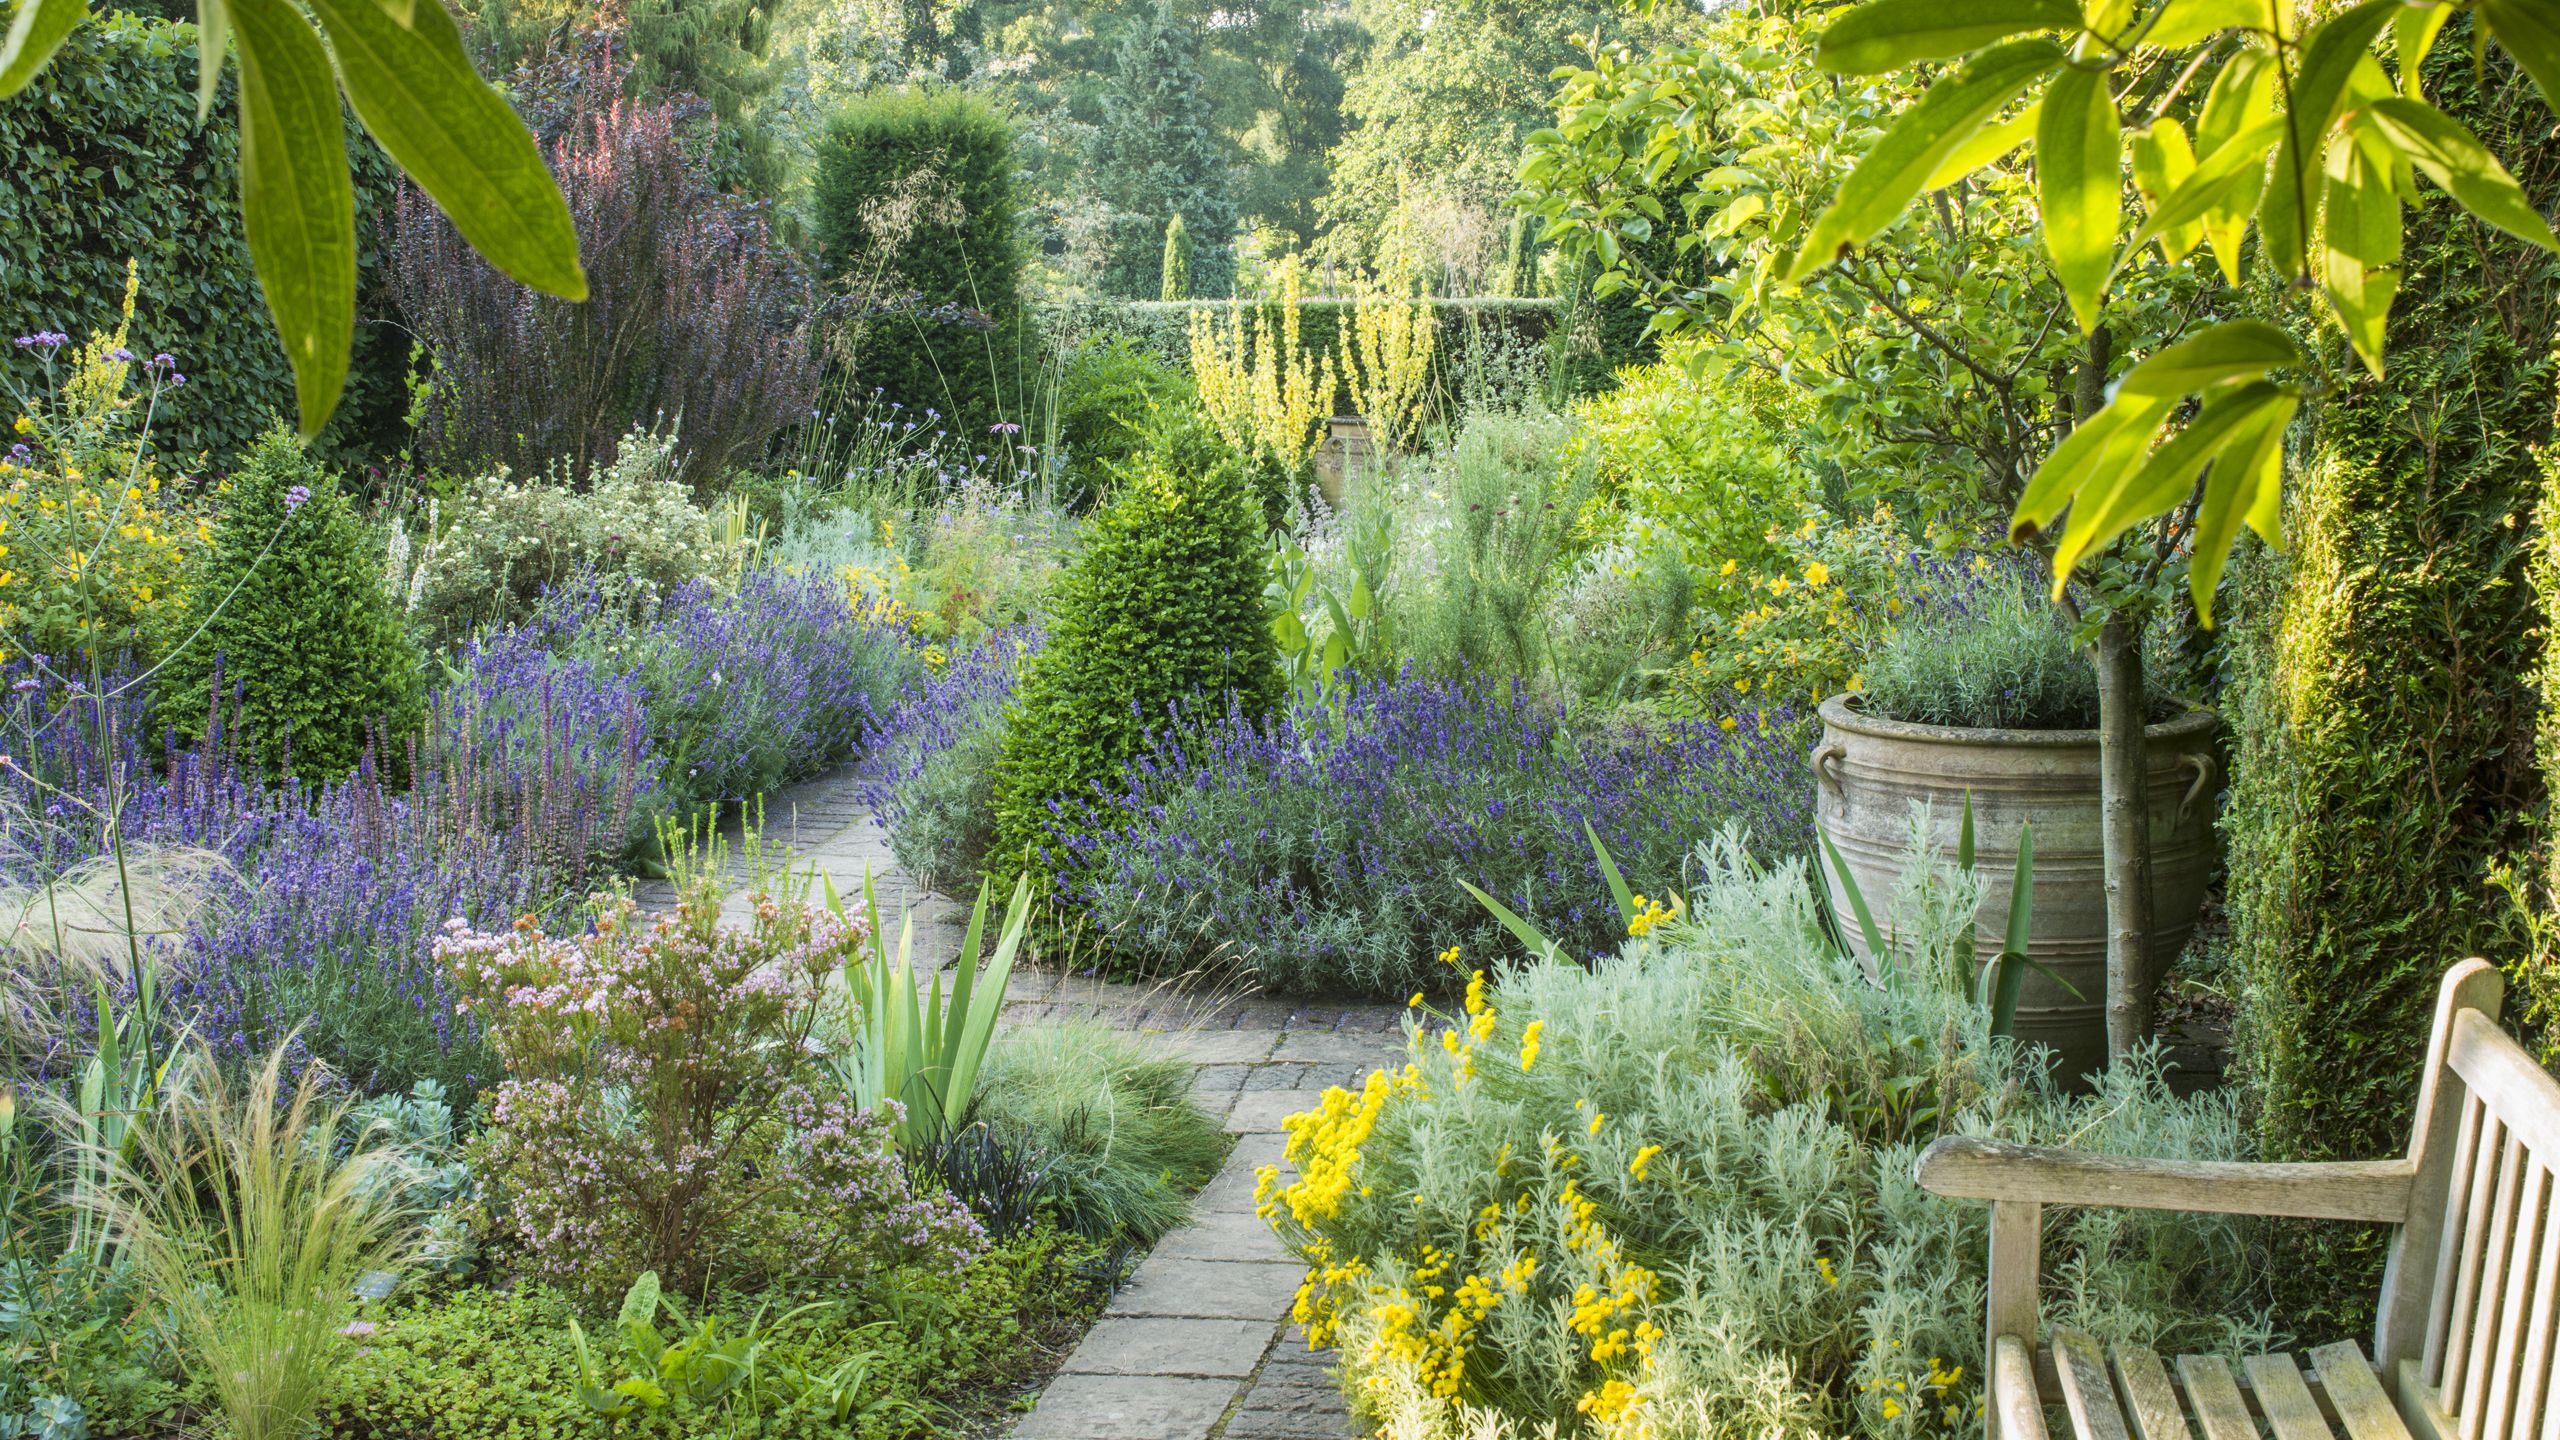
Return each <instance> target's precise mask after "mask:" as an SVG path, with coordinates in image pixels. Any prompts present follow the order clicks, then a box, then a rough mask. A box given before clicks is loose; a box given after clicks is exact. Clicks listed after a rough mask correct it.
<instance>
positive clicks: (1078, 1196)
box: [974, 1025, 1227, 1245]
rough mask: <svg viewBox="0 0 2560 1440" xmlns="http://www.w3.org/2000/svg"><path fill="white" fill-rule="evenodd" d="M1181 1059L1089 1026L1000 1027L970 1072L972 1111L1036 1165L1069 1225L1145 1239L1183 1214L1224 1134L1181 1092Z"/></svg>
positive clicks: (1186, 1078)
mask: <svg viewBox="0 0 2560 1440" xmlns="http://www.w3.org/2000/svg"><path fill="white" fill-rule="evenodd" d="M1191 1080H1192V1076H1191V1065H1190V1063H1189V1062H1188V1061H1185V1060H1182V1059H1179V1058H1175V1057H1169V1056H1162V1055H1151V1054H1149V1053H1148V1052H1147V1051H1146V1050H1144V1049H1142V1048H1140V1046H1139V1045H1138V1043H1137V1042H1136V1041H1135V1040H1133V1039H1131V1038H1130V1037H1128V1036H1127V1035H1125V1034H1122V1033H1121V1032H1119V1031H1116V1030H1106V1029H1104V1028H1102V1027H1101V1026H1099V1025H1027V1026H1019V1027H1016V1028H1014V1029H1011V1030H1007V1031H1004V1032H1003V1033H1002V1034H1000V1035H998V1036H997V1038H996V1043H995V1048H993V1049H991V1050H989V1051H988V1052H987V1061H986V1066H985V1068H984V1069H983V1070H981V1071H980V1072H979V1075H978V1097H977V1102H976V1110H975V1111H974V1115H975V1118H976V1119H978V1120H979V1121H981V1122H983V1123H985V1124H986V1126H987V1127H988V1128H989V1129H991V1130H993V1131H994V1132H995V1133H996V1134H997V1135H998V1136H999V1137H1001V1138H1002V1139H1004V1140H1005V1141H1006V1142H1007V1143H1009V1144H1014V1145H1019V1146H1025V1147H1028V1148H1029V1149H1030V1150H1031V1151H1032V1152H1033V1153H1035V1154H1037V1155H1039V1156H1040V1157H1041V1158H1042V1161H1043V1163H1044V1164H1045V1166H1046V1170H1047V1176H1048V1182H1049V1191H1048V1195H1047V1199H1048V1201H1049V1203H1050V1204H1051V1205H1052V1206H1054V1207H1055V1211H1056V1213H1057V1215H1058V1218H1059V1220H1060V1221H1061V1222H1062V1223H1064V1224H1065V1225H1066V1226H1067V1227H1068V1228H1070V1229H1072V1230H1074V1231H1075V1232H1076V1233H1077V1234H1079V1235H1083V1236H1086V1237H1087V1238H1089V1239H1093V1240H1098V1241H1103V1242H1106V1243H1107V1242H1109V1241H1112V1240H1118V1239H1127V1240H1134V1241H1136V1242H1137V1243H1139V1244H1141V1245H1152V1244H1154V1243H1155V1242H1156V1241H1157V1240H1158V1239H1160V1238H1162V1237H1163V1235H1164V1233H1165V1232H1166V1231H1168V1230H1171V1229H1172V1228H1173V1227H1174V1226H1176V1225H1179V1224H1181V1223H1182V1222H1183V1220H1184V1219H1185V1218H1186V1217H1188V1216H1189V1215H1190V1213H1191V1204H1190V1193H1191V1192H1192V1191H1193V1190H1196V1189H1198V1188H1199V1187H1200V1186H1201V1185H1202V1184H1204V1183H1206V1182H1207V1181H1208V1179H1209V1177H1210V1176H1211V1175H1214V1174H1216V1173H1217V1169H1218V1166H1219V1165H1220V1164H1222V1163H1224V1161H1225V1160H1226V1155H1227V1137H1226V1135H1225V1134H1224V1133H1223V1132H1222V1131H1220V1130H1219V1128H1218V1125H1217V1122H1216V1121H1213V1120H1211V1119H1210V1118H1209V1117H1208V1115H1206V1114H1205V1113H1203V1112H1202V1111H1201V1109H1200V1107H1199V1106H1198V1105H1197V1104H1195V1103H1194V1102H1193V1101H1192V1098H1191Z"/></svg>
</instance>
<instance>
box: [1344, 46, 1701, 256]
mask: <svg viewBox="0 0 2560 1440" xmlns="http://www.w3.org/2000/svg"><path fill="white" fill-rule="evenodd" d="M1351 13H1352V15H1353V16H1354V18H1356V19H1357V20H1358V21H1359V23H1360V25H1361V26H1362V27H1363V28H1364V29H1365V30H1366V31H1367V32H1368V43H1367V45H1366V46H1365V47H1364V48H1362V49H1361V50H1360V51H1359V52H1358V53H1357V54H1356V55H1355V57H1354V58H1353V59H1352V60H1351V62H1350V64H1349V65H1348V66H1347V67H1346V73H1345V77H1344V92H1343V108H1344V110H1345V111H1346V112H1347V113H1348V115H1349V117H1350V121H1351V124H1350V125H1349V128H1348V129H1347V130H1346V132H1345V134H1344V136H1343V139H1342V142H1341V144H1339V145H1337V146H1336V147H1335V148H1334V151H1333V155H1332V162H1331V163H1332V172H1333V173H1332V176H1331V183H1330V185H1329V188H1328V189H1327V190H1326V193H1325V197H1324V200H1323V202H1322V203H1321V205H1320V206H1319V207H1318V212H1319V214H1320V215H1321V216H1322V217H1323V219H1324V221H1325V222H1326V223H1327V224H1328V225H1329V226H1330V227H1331V231H1330V234H1329V235H1328V237H1327V242H1326V243H1327V247H1328V249H1329V251H1330V253H1331V254H1332V255H1333V256H1334V257H1335V258H1336V259H1338V260H1341V261H1345V262H1349V263H1355V264H1360V265H1365V266H1370V267H1374V268H1377V269H1381V270H1387V269H1396V268H1399V267H1402V268H1404V269H1406V270H1407V271H1409V272H1410V273H1416V274H1422V275H1426V276H1429V277H1431V279H1432V281H1433V284H1434V287H1435V288H1448V287H1447V281H1446V278H1445V277H1446V275H1447V274H1448V272H1449V271H1450V270H1452V269H1453V268H1455V269H1457V270H1460V271H1461V272H1463V273H1464V275H1465V277H1466V278H1465V279H1462V280H1461V282H1460V284H1459V286H1458V287H1457V288H1461V289H1466V288H1474V284H1472V283H1469V282H1476V283H1480V282H1481V280H1482V279H1483V278H1486V277H1488V276H1490V274H1491V273H1492V271H1493V268H1494V267H1495V266H1496V265H1497V264H1498V263H1499V262H1500V258H1501V254H1502V242H1503V235H1504V227H1505V226H1506V225H1507V223H1508V217H1507V216H1505V215H1503V214H1501V213H1500V211H1499V208H1498V207H1499V206H1500V204H1501V202H1502V200H1503V199H1504V197H1506V196H1508V195H1509V194H1510V193H1511V191H1512V189H1513V188H1514V176H1515V173H1516V171H1517V169H1518V166H1519V160H1520V146H1521V141H1522V139H1523V137H1525V136H1527V135H1528V134H1529V133H1530V132H1532V131H1534V130H1536V129H1537V128H1538V127H1539V126H1541V125H1544V124H1546V123H1547V120H1548V111H1547V102H1548V100H1549V98H1550V96H1551V95H1552V94H1553V91H1554V83H1553V82H1552V81H1551V80H1549V79H1548V78H1547V77H1548V75H1549V73H1550V72H1551V71H1553V70H1555V69H1556V68H1558V67H1560V66H1566V65H1571V64H1573V63H1574V62H1575V61H1576V60H1578V59H1580V58H1582V55H1583V47H1584V44H1585V43H1586V42H1588V41H1589V40H1590V39H1591V38H1592V37H1593V36H1595V35H1597V36H1600V37H1602V38H1604V39H1606V40H1612V41H1615V40H1630V41H1634V42H1637V43H1653V42H1656V41H1660V42H1666V43H1667V42H1668V41H1669V40H1670V39H1671V38H1672V37H1673V35H1674V33H1675V30H1674V26H1675V25H1676V23H1677V22H1676V20H1675V19H1674V18H1673V17H1670V16H1659V17H1655V16H1646V17H1637V18H1630V17H1629V16H1628V14H1627V13H1626V12H1624V11H1621V10H1618V9H1616V8H1614V7H1612V6H1609V5H1606V4H1592V3H1589V0H1353V4H1352V7H1351ZM1391 252H1394V253H1392V254H1391Z"/></svg>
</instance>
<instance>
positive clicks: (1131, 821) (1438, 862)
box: [1049, 673, 1812, 995]
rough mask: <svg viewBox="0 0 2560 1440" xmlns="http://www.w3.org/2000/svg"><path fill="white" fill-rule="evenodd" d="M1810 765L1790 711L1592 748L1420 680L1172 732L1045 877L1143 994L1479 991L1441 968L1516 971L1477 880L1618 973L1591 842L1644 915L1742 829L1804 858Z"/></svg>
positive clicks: (1175, 723)
mask: <svg viewBox="0 0 2560 1440" xmlns="http://www.w3.org/2000/svg"><path fill="white" fill-rule="evenodd" d="M1806 748H1807V746H1806V744H1805V736H1804V735H1803V733H1802V727H1801V725H1800V723H1799V722H1798V721H1797V720H1796V719H1795V717H1793V716H1792V715H1791V714H1788V713H1786V712H1780V711H1773V712H1770V713H1769V714H1767V715H1765V716H1762V717H1758V721H1757V722H1756V723H1755V721H1754V720H1753V719H1751V718H1745V719H1744V721H1743V723H1742V724H1741V725H1739V726H1738V727H1736V729H1735V730H1733V731H1732V732H1725V731H1723V730H1721V729H1719V728H1717V727H1713V726H1694V725H1672V726H1668V727H1665V728H1664V729H1662V730H1660V731H1658V732H1650V733H1648V732H1640V731H1635V730H1609V731H1600V732H1596V733H1594V732H1589V731H1585V730H1579V729H1576V728H1574V727H1571V726H1569V725H1567V723H1566V719H1565V716H1564V714H1563V712H1562V711H1561V710H1560V709H1558V708H1557V707H1555V706H1552V705H1548V704H1545V703H1542V702H1540V701H1538V700H1536V699H1535V698H1533V697H1531V696H1530V695H1528V694H1527V693H1526V692H1524V691H1522V690H1520V689H1518V688H1517V687H1510V688H1501V687H1492V688H1479V687H1476V686H1473V685H1469V684H1466V683H1462V682H1457V681H1448V680H1438V679H1426V678H1422V677H1418V676H1414V675H1412V674H1409V673H1408V674H1405V675H1401V676H1398V677H1396V678H1394V679H1391V680H1382V681H1373V682H1370V683H1367V684H1364V685H1361V686H1360V687H1358V688H1357V689H1356V690H1355V691H1354V692H1353V693H1352V694H1351V695H1350V696H1349V697H1348V698H1347V699H1346V700H1345V701H1344V703H1343V706H1342V710H1341V712H1340V714H1339V715H1337V714H1335V713H1333V712H1332V711H1329V710H1327V709H1326V708H1324V707H1323V706H1321V705H1309V704H1304V703H1302V704H1298V705H1295V706H1293V707H1292V708H1290V709H1288V710H1287V711H1285V712H1283V713H1281V714H1278V715H1274V716H1272V717H1270V718H1268V719H1266V720H1260V721H1257V720H1253V719H1250V718H1248V717H1246V716H1244V715H1243V714H1241V713H1240V712H1238V711H1237V710H1235V709H1234V708H1232V707H1228V708H1226V709H1224V710H1210V711H1207V712H1206V713H1199V714H1181V713H1176V714H1171V715H1167V716H1166V717H1164V721H1163V723H1162V724H1160V725H1159V726H1158V728H1157V729H1156V730H1155V731H1154V732H1153V734H1152V737H1151V741H1150V743H1149V745H1148V746H1147V748H1146V749H1144V750H1143V751H1141V752H1140V753H1139V754H1138V755H1137V756H1136V757H1135V758H1133V759H1132V760H1131V761H1130V762H1129V764H1128V765H1127V766H1126V767H1125V768H1124V770H1123V772H1122V778H1121V782H1120V784H1119V786H1118V787H1117V788H1109V789H1104V790H1100V791H1098V792H1097V793H1095V794H1094V795H1092V796H1091V797H1087V798H1083V799H1079V800H1076V801H1072V802H1070V803H1069V804H1068V805H1067V806H1065V807H1062V810H1061V812H1060V820H1061V823H1060V825H1059V826H1058V829H1057V832H1056V833H1057V836H1058V838H1057V839H1056V840H1055V841H1054V842H1053V845H1052V850H1051V853H1050V855H1049V859H1050V861H1051V862H1052V865H1053V867H1054V870H1055V873H1057V874H1058V876H1059V877H1060V878H1059V881H1058V885H1059V896H1058V898H1059V899H1060V900H1061V901H1062V902H1063V903H1066V904H1068V905H1071V906H1074V907H1076V908H1078V909H1080V910H1082V911H1083V913H1084V915H1085V917H1086V918H1087V919H1088V920H1089V921H1090V922H1091V924H1092V926H1093V927H1094V930H1095V932H1096V933H1100V934H1106V935H1109V936H1110V937H1111V944H1112V948H1113V950H1114V952H1115V953H1116V954H1117V955H1118V956H1120V957H1122V958H1124V959H1126V960H1128V961H1130V962H1132V963H1135V964H1137V965H1140V966H1142V967H1143V968H1147V969H1149V970H1150V971H1157V972H1159V973H1167V974H1170V973H1176V972H1177V971H1179V970H1181V969H1185V968H1188V967H1190V966H1194V965H1200V964H1224V965H1240V966H1242V967H1244V968H1246V969H1249V970H1250V971H1251V972H1253V973H1254V974H1255V975H1256V976H1257V977H1258V978H1259V979H1260V980H1262V981H1263V982H1264V983H1265V984H1267V985H1272V986H1275V987H1278V988H1284V989H1298V990H1325V989H1340V988H1344V987H1350V988H1357V989H1362V990H1366V991H1369V992H1371V993H1380V994H1392V995H1403V994H1405V993H1407V992H1408V991H1410V990H1412V989H1414V988H1416V987H1417V986H1420V987H1422V988H1440V987H1444V986H1446V985H1448V984H1450V983H1452V982H1453V981H1455V980H1459V979H1463V978H1464V977H1463V976H1453V975H1451V974H1449V973H1448V972H1447V971H1446V969H1445V968H1444V967H1441V966H1439V965H1438V963H1437V961H1436V960H1435V958H1434V957H1435V956H1437V955H1438V954H1439V952H1441V951H1442V950H1445V949H1446V948H1448V946H1450V945H1451V944H1458V945H1460V946H1462V947H1463V948H1466V949H1467V950H1468V951H1469V953H1472V954H1479V955H1482V956H1485V957H1486V958H1488V959H1489V958H1491V957H1492V956H1495V955H1501V954H1510V953H1517V945H1516V942H1513V941H1511V940H1510V939H1508V938H1507V936H1506V935H1505V934H1504V932H1503V931H1502V930H1501V929H1500V928H1499V927H1498V926H1497V925H1496V923H1495V922H1494V921H1493V920H1492V919H1491V918H1490V916H1488V915H1487V913H1486V912H1485V910H1484V908H1483V907H1482V906H1480V905H1478V904H1477V903H1476V902H1475V901H1474V899H1473V898H1472V897H1471V896H1469V895H1468V894H1467V893H1466V892H1465V891H1464V890H1463V889H1462V888H1460V886H1459V885H1458V883H1457V882H1458V881H1460V880H1467V881H1471V882H1473V883H1474V884H1476V885H1479V886H1481V887H1482V888H1483V889H1484V890H1485V891H1486V892H1487V893H1489V894H1491V895H1493V896H1494V898H1496V899H1498V900H1500V901H1502V902H1503V904H1505V905H1507V906H1509V907H1510V908H1511V909H1512V910H1514V911H1515V912H1517V913H1519V914H1521V915H1522V916H1524V917H1526V918H1527V919H1528V920H1529V921H1530V922H1531V923H1533V924H1535V925H1537V926H1538V927H1539V928H1540V930H1541V931H1543V932H1544V933H1545V934H1547V935H1549V936H1550V937H1553V938H1554V939H1556V940H1557V941H1558V942H1559V943H1561V944H1563V945H1564V946H1565V947H1566V948H1567V949H1568V950H1570V951H1571V952H1573V953H1575V954H1578V955H1583V956H1597V955H1600V954H1604V953H1607V952H1609V951H1613V950H1615V949H1616V948H1617V947H1618V945H1619V944H1620V943H1621V942H1622V941H1623V939H1624V938H1625V937H1624V931H1623V928H1622V927H1621V926H1620V924H1619V920H1618V913H1617V910H1616V907H1615V905H1614V903H1613V902H1612V901H1611V900H1610V898H1609V892H1608V889H1607V885H1606V882H1605V880H1604V879H1603V877H1602V876H1601V874H1600V870H1599V864H1598V861H1597V860H1596V858H1595V857H1594V856H1593V854H1592V850H1591V845H1590V841H1589V840H1588V839H1587V838H1586V836H1585V833H1584V828H1585V827H1586V826H1588V827H1589V829H1590V831H1591V833H1593V834H1596V835H1598V836H1599V838H1600V841H1601V843H1602V844H1603V845H1605V846H1607V847H1608V849H1609V852H1610V854H1611V855H1612V856H1613V857H1614V858H1615V859H1616V861H1617V863H1618V864H1619V866H1620V867H1621V868H1622V869H1623V870H1624V872H1625V873H1626V876H1627V879H1628V883H1630V884H1631V885H1633V886H1634V887H1635V888H1637V889H1639V890H1643V891H1646V892H1647V893H1649V894H1661V893H1663V891H1664V889H1665V888H1676V887H1677V886H1678V885H1679V884H1680V882H1681V872H1682V868H1683V865H1684V862H1685V861H1686V859H1687V857H1688V856H1689V854H1690V853H1691V851H1692V850H1693V849H1694V847H1695V846H1696V845H1697V844H1698V843H1699V842H1700V841H1702V840H1705V839H1707V838H1708V837H1709V836H1711V835H1712V834H1713V833H1714V831H1715V830H1716V829H1718V828H1719V827H1720V826H1722V825H1724V824H1727V823H1740V824H1742V825H1744V826H1745V827H1746V828H1747V829H1748V830H1749V832H1750V833H1751V835H1752V836H1753V837H1754V838H1755V840H1756V841H1757V842H1758V843H1759V844H1760V845H1761V846H1763V847H1766V848H1773V849H1775V848H1791V847H1793V846H1794V845H1795V844H1796V843H1797V838H1798V837H1799V836H1800V835H1801V834H1802V833H1803V832H1804V831H1805V829H1806V828H1807V826H1808V825H1809V822H1810V816H1809V814H1808V813H1807V801H1808V798H1809V797H1810V795H1811V794H1812V787H1811V784H1810V781H1809V779H1808V778H1807V776H1806V773H1805V751H1806Z"/></svg>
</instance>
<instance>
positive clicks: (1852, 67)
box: [1813, 0, 2080, 75]
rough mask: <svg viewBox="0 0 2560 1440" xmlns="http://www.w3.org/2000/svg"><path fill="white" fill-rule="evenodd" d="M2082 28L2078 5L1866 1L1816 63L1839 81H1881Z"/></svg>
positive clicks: (2033, 0)
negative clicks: (2016, 38)
mask: <svg viewBox="0 0 2560 1440" xmlns="http://www.w3.org/2000/svg"><path fill="white" fill-rule="evenodd" d="M2078 28H2080V7H2079V5H2078V4H2076V3H2074V0H1867V3H1866V4H1864V5H1861V6H1859V7H1857V8H1856V9H1854V10H1851V11H1850V12H1849V13H1848V14H1846V15H1844V16H1842V17H1840V18H1839V19H1838V20H1835V21H1833V22H1832V23H1831V26H1830V28H1828V29H1826V30H1824V31H1823V32H1822V41H1821V44H1820V45H1819V46H1818V47H1816V49H1815V50H1814V56H1813V63H1814V64H1816V65H1818V66H1820V67H1821V68H1823V69H1825V70H1828V71H1831V72H1832V73H1834V74H1839V75H1881V74H1884V73H1885V72H1887V71H1890V70H1899V69H1901V68H1902V67H1903V66H1905V65H1909V64H1911V63H1913V62H1915V61H1920V60H1952V59H1954V58H1955V57H1957V56H1959V55H1970V54H1972V53H1973V52H1974V51H1976V50H1979V49H1981V48H1982V47H1983V46H1985V45H1989V44H1992V43H1993V42H1995V41H2000V40H2006V39H2008V38H2009V37H2010V36H2012V35H2022V34H2025V33H2026V32H2027V31H2030V30H2062V29H2070V30H2076V29H2078Z"/></svg>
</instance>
